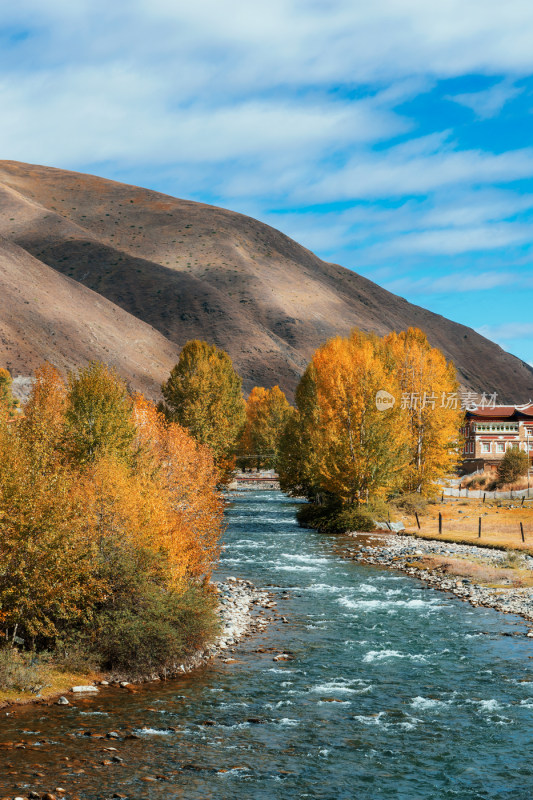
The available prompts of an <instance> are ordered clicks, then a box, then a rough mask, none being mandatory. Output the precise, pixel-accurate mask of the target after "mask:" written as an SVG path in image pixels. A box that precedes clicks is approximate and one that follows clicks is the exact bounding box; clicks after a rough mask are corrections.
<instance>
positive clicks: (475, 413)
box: [466, 403, 533, 420]
mask: <svg viewBox="0 0 533 800" xmlns="http://www.w3.org/2000/svg"><path fill="white" fill-rule="evenodd" d="M466 413H467V417H468V418H469V419H516V420H518V419H521V418H522V417H531V418H532V419H533V403H524V405H521V406H493V407H492V406H485V408H481V407H480V406H478V407H477V408H475V409H468V411H467V412H466Z"/></svg>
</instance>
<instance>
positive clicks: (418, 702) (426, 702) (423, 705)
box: [411, 697, 448, 711]
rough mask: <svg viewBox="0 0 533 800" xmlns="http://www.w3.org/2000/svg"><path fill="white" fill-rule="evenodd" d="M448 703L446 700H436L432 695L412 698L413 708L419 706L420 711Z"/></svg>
mask: <svg viewBox="0 0 533 800" xmlns="http://www.w3.org/2000/svg"><path fill="white" fill-rule="evenodd" d="M446 705H448V703H447V702H445V701H444V700H435V699H433V698H431V697H413V699H412V700H411V706H412V707H413V708H418V709H419V710H420V711H426V710H428V709H430V708H433V709H435V708H440V707H442V706H446Z"/></svg>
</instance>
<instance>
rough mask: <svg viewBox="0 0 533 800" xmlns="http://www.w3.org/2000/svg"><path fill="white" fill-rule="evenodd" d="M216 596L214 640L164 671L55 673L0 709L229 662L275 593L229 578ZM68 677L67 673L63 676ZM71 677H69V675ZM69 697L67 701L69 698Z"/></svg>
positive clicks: (262, 622) (268, 614) (263, 622)
mask: <svg viewBox="0 0 533 800" xmlns="http://www.w3.org/2000/svg"><path fill="white" fill-rule="evenodd" d="M215 586H216V590H217V592H218V595H219V607H218V615H219V617H220V633H219V636H218V637H217V639H216V640H215V641H214V642H213V643H212V644H210V645H208V646H207V647H206V648H204V649H202V650H199V651H197V652H196V653H194V654H192V655H190V656H188V657H187V658H184V659H183V661H180V662H179V663H176V664H173V665H172V666H171V667H169V668H167V669H166V670H164V671H161V672H157V673H148V674H145V675H141V676H139V675H130V674H127V673H113V674H106V675H99V676H91V677H84V676H76V678H77V682H78V685H77V686H73V684H72V683H68V684H67V683H65V684H64V685H61V684H60V678H61V675H59V674H58V676H57V678H58V680H57V681H56V684H57V685H56V686H55V687H54V688H51V687H48V690H47V687H46V686H43V687H42V689H40V691H39V692H37V693H34V694H30V693H20V694H21V696H20V697H18V698H11V697H9V698H5V699H3V698H1V697H0V708H5V707H7V706H11V705H21V704H24V705H25V704H27V703H32V702H43V701H45V702H49V701H50V700H53V701H55V700H57V698H58V697H59V700H57V702H58V703H59V704H60V705H68V704H69V703H70V700H71V699H72V697H73V696H83V695H88V694H97V693H98V692H99V691H100V689H101V688H105V687H107V686H121V687H122V688H124V689H129V690H131V691H135V689H136V688H137V687H138V685H139V684H142V683H149V682H152V681H160V680H169V679H172V678H177V677H179V676H181V675H184V674H187V673H189V672H192V670H194V669H197V668H198V667H201V666H204V665H205V664H207V663H208V662H209V661H211V660H212V659H215V658H220V659H222V660H224V661H226V662H231V661H232V659H231V658H228V654H229V653H231V652H232V651H233V650H234V648H235V647H236V646H237V644H238V643H239V642H240V641H241V640H242V639H244V638H246V637H247V636H250V635H252V634H254V633H260V632H261V631H263V630H264V629H265V628H266V627H267V626H268V624H269V623H270V622H271V621H272V620H273V619H274V618H275V617H274V615H275V612H274V611H273V609H275V606H276V602H275V599H274V595H273V594H272V593H271V592H269V591H267V590H265V589H257V588H256V587H255V586H254V585H253V584H252V583H251V582H250V581H246V580H240V579H238V578H233V577H229V578H227V579H226V580H225V581H218V582H215ZM65 677H66V679H67V680H68V677H69V676H65ZM70 677H71V678H72V676H70ZM69 697H70V700H69Z"/></svg>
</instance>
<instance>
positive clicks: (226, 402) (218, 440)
mask: <svg viewBox="0 0 533 800" xmlns="http://www.w3.org/2000/svg"><path fill="white" fill-rule="evenodd" d="M161 391H162V393H163V397H164V398H165V404H164V405H163V406H162V410H163V411H164V412H165V415H166V417H167V419H169V420H170V421H172V422H178V423H179V424H180V425H182V426H183V427H184V428H186V429H187V430H188V431H189V433H190V434H191V435H192V436H193V437H194V438H195V439H196V440H197V441H198V442H201V443H202V444H206V445H208V446H209V447H210V448H211V450H212V451H213V454H214V457H215V461H216V463H217V465H218V466H219V468H220V469H221V472H223V473H224V472H227V471H228V470H229V469H230V468H231V466H232V465H233V457H234V453H235V447H236V442H237V439H238V437H239V435H240V433H241V431H242V429H243V427H244V425H245V422H246V410H245V402H244V398H243V396H242V381H241V378H240V377H239V375H238V374H237V373H236V372H235V370H234V369H233V364H232V362H231V358H230V357H229V355H228V354H227V353H226V352H225V351H224V350H220V349H219V348H218V347H216V346H215V345H211V344H207V342H201V341H198V340H193V341H190V342H187V344H186V345H185V347H184V348H183V350H182V351H181V353H180V357H179V361H178V363H177V364H176V366H175V367H174V368H173V369H172V371H171V373H170V376H169V379H168V380H167V381H166V383H164V384H163V386H162V387H161Z"/></svg>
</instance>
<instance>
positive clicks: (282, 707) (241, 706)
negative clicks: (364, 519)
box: [0, 492, 533, 800]
mask: <svg viewBox="0 0 533 800" xmlns="http://www.w3.org/2000/svg"><path fill="white" fill-rule="evenodd" d="M295 507H296V504H295V502H294V501H291V500H290V499H289V498H287V497H284V496H283V495H282V494H280V493H279V492H249V493H243V495H242V496H239V497H237V496H236V497H234V498H233V502H232V504H231V505H230V506H229V508H228V521H229V528H228V532H227V534H226V549H225V551H224V554H223V558H222V563H221V567H220V575H219V578H220V579H222V578H228V576H235V577H236V578H242V579H247V580H250V581H252V582H253V583H254V584H255V586H257V587H260V588H264V589H267V590H268V591H269V592H272V593H274V595H275V601H276V603H277V605H276V606H275V609H272V612H274V611H275V616H276V619H275V621H274V622H272V624H270V625H269V626H268V627H266V628H264V629H263V626H261V625H256V631H255V632H254V633H253V634H252V635H251V636H250V637H248V638H247V639H245V640H244V641H242V642H241V643H240V644H238V645H237V646H236V647H235V648H233V647H232V646H231V645H230V647H229V648H228V650H226V651H224V654H223V655H221V656H220V657H217V658H216V659H215V660H214V661H213V662H211V663H210V664H209V665H208V666H206V667H203V668H202V669H201V670H197V671H195V672H193V673H191V674H189V675H185V676H184V677H183V678H180V679H177V680H173V681H168V682H166V683H156V684H150V685H148V686H147V687H146V688H143V689H141V690H139V691H138V692H135V693H129V692H127V691H124V690H121V689H119V688H113V687H109V688H107V687H106V688H102V689H101V690H100V692H99V693H98V695H97V696H96V697H92V698H91V697H88V698H86V699H72V701H71V705H69V706H58V705H55V704H50V705H46V706H34V707H31V708H30V707H27V708H20V709H16V710H11V711H9V712H7V713H6V711H3V712H2V714H3V715H5V716H4V717H3V720H2V725H1V731H0V745H1V747H0V758H1V763H2V767H1V779H0V786H1V794H3V795H4V796H5V797H10V798H12V797H18V796H19V797H30V796H31V794H30V793H31V792H38V793H39V795H41V794H42V793H44V792H51V793H53V794H55V795H56V796H58V797H59V796H63V797H67V798H74V797H79V798H86V799H87V800H96V799H97V798H107V797H117V798H119V797H127V798H134V800H142V798H147V799H149V800H155V798H187V800H200V798H217V800H226V799H227V800H229V799H230V798H232V800H233V798H237V800H238V799H239V798H243V799H244V798H246V799H247V800H248V798H250V799H251V798H253V800H267V798H268V800H271V799H272V798H284V799H285V798H287V799H289V800H292V799H293V798H294V800H296V799H298V800H299V798H323V799H324V800H338V799H339V800H340V799H341V798H346V800H348V798H350V800H352V798H355V797H357V798H359V800H373V799H374V798H395V800H413V798H415V799H416V800H422V799H423V800H430V799H434V800H437V798H438V800H442V798H458V799H459V800H477V799H479V800H486V799H487V798H508V799H509V800H510V799H511V798H512V799H513V800H527V799H528V798H530V797H531V796H532V795H533V766H532V763H531V758H530V753H529V745H530V744H531V730H532V729H533V728H532V722H533V683H532V680H533V666H532V662H531V660H530V658H531V656H532V655H533V653H532V651H531V646H532V643H531V640H530V639H527V638H526V637H525V636H509V635H508V634H509V633H525V631H526V630H527V625H526V623H525V622H524V621H523V620H522V619H521V618H519V617H516V616H512V615H503V614H500V613H498V612H497V611H494V610H492V609H486V608H473V607H471V606H470V605H467V604H465V603H461V602H460V601H459V600H457V599H456V598H454V597H453V596H451V595H448V594H445V593H442V592H436V591H433V590H432V589H428V588H426V586H425V585H424V584H423V583H421V582H420V581H418V580H416V579H414V578H411V577H409V576H406V575H402V574H400V573H398V572H394V571H390V570H389V571H386V570H384V569H380V568H379V567H377V566H368V565H364V564H358V563H354V562H353V561H351V560H347V559H346V558H345V555H346V551H347V550H349V549H350V547H353V539H349V538H348V537H337V538H335V539H332V538H331V537H330V538H328V537H325V536H321V535H320V534H317V533H314V532H313V531H309V530H303V529H300V528H299V527H298V526H297V524H296V522H295V516H294V511H295ZM269 613H271V612H270V611H268V610H267V611H264V612H263V616H266V615H267V614H269ZM283 618H285V620H286V623H287V624H285V622H284V621H283ZM280 654H285V656H284V658H282V659H279V658H278V656H279V655H280ZM284 659H286V660H284ZM61 789H63V790H64V791H63V792H61V791H60V790H61Z"/></svg>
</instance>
